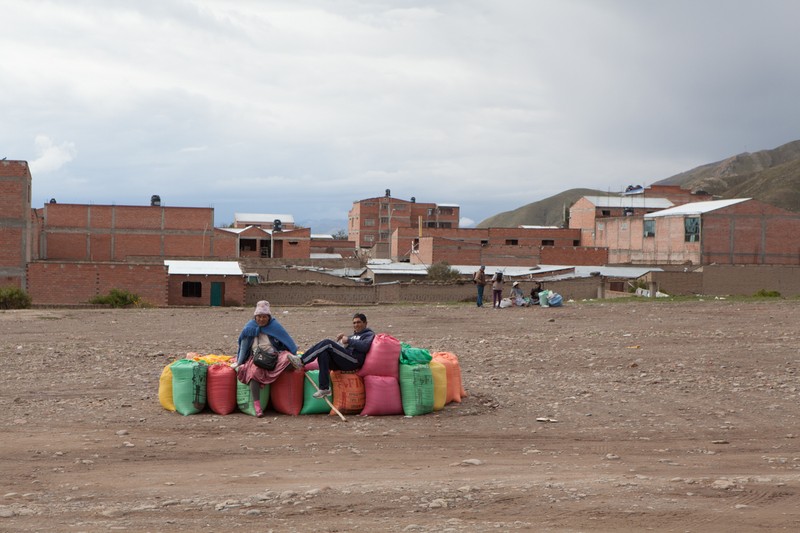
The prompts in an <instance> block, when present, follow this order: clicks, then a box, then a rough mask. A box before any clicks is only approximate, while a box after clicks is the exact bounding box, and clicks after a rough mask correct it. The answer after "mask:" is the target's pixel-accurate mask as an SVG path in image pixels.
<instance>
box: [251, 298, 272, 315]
mask: <svg viewBox="0 0 800 533" xmlns="http://www.w3.org/2000/svg"><path fill="white" fill-rule="evenodd" d="M256 315H269V316H272V313H270V311H269V302H268V301H266V300H261V301H260V302H258V303H257V304H256V311H255V313H253V316H256Z"/></svg>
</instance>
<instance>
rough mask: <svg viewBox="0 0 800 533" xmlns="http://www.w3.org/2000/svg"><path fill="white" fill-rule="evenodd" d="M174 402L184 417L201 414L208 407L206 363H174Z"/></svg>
mask: <svg viewBox="0 0 800 533" xmlns="http://www.w3.org/2000/svg"><path fill="white" fill-rule="evenodd" d="M170 368H171V369H172V401H173V402H174V403H175V410H176V411H178V412H179V413H180V414H182V415H193V414H195V413H199V412H200V411H202V410H203V409H204V408H205V406H206V374H207V372H208V366H206V364H205V363H201V362H197V361H192V360H191V359H179V360H177V361H175V362H174V363H172V365H171V366H170Z"/></svg>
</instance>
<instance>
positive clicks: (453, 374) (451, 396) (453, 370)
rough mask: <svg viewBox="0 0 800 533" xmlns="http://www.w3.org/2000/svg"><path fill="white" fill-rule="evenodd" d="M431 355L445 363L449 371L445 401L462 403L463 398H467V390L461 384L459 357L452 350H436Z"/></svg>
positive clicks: (435, 359)
mask: <svg viewBox="0 0 800 533" xmlns="http://www.w3.org/2000/svg"><path fill="white" fill-rule="evenodd" d="M431 357H432V358H433V359H432V360H433V361H436V362H437V363H441V364H443V365H444V368H445V371H446V373H447V395H446V398H445V402H446V403H450V402H458V403H461V398H466V396H467V391H465V390H464V386H463V385H462V384H461V366H459V364H458V357H457V356H456V354H453V353H450V352H434V353H432V354H431Z"/></svg>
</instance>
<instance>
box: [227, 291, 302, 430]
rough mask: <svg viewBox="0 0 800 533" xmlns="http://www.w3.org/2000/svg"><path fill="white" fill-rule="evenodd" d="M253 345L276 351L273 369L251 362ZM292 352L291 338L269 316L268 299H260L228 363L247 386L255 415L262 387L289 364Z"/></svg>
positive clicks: (258, 412) (270, 313)
mask: <svg viewBox="0 0 800 533" xmlns="http://www.w3.org/2000/svg"><path fill="white" fill-rule="evenodd" d="M254 346H261V347H267V349H272V350H275V351H277V352H278V362H277V364H276V365H275V369H274V370H267V369H265V368H261V367H258V366H256V365H255V364H254V363H253V348H254ZM294 353H297V344H295V342H294V339H292V336H291V335H289V333H288V332H287V331H286V330H285V329H283V326H281V325H280V323H278V321H277V320H276V319H274V318H272V312H271V310H270V306H269V302H268V301H266V300H261V301H260V302H258V303H257V304H256V309H255V311H254V312H253V319H252V320H250V321H249V322H248V323H247V324H245V325H244V327H243V328H242V332H241V333H240V334H239V352H238V355H237V356H236V362H235V363H234V364H233V365H231V367H232V368H233V369H234V370H236V377H237V378H238V379H239V381H241V382H242V383H244V384H249V385H250V394H251V395H252V397H253V407H254V408H255V411H256V416H258V417H261V416H262V415H263V411H262V406H261V402H260V401H259V398H260V397H261V395H260V392H261V389H262V388H263V387H264V385H266V384H268V383H272V382H273V381H275V380H276V379H278V376H279V375H280V373H281V372H283V370H284V369H285V368H286V367H287V366H289V363H290V361H289V359H288V356H290V355H292V354H294ZM264 407H266V406H264Z"/></svg>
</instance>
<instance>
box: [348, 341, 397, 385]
mask: <svg viewBox="0 0 800 533" xmlns="http://www.w3.org/2000/svg"><path fill="white" fill-rule="evenodd" d="M399 365H400V341H399V340H397V339H395V338H394V337H392V336H391V335H388V334H386V333H378V334H377V335H375V338H374V339H372V345H371V346H370V349H369V352H367V357H366V359H365V360H364V365H363V366H362V367H361V368H360V369H359V371H358V375H359V376H361V377H364V376H392V377H394V378H395V379H396V378H397V377H398V376H399V368H398V367H399Z"/></svg>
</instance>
